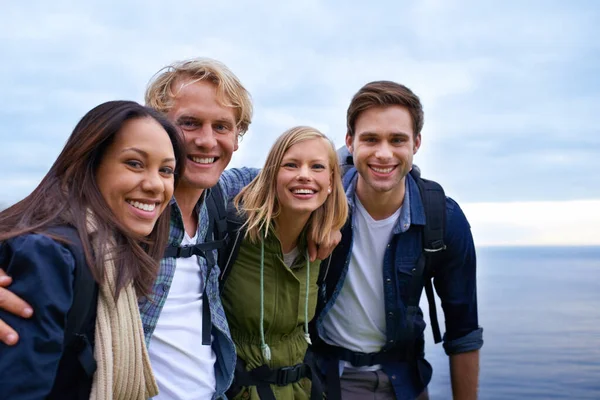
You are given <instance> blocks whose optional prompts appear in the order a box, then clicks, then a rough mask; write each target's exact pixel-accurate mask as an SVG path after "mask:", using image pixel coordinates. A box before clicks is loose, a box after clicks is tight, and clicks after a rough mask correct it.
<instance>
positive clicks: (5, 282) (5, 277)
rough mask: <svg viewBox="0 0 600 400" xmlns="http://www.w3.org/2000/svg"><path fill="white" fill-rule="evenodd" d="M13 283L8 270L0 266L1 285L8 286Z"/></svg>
mask: <svg viewBox="0 0 600 400" xmlns="http://www.w3.org/2000/svg"><path fill="white" fill-rule="evenodd" d="M11 283H12V279H11V278H10V276H8V275H6V272H4V270H3V269H2V268H0V287H7V286H8V285H10V284H11Z"/></svg>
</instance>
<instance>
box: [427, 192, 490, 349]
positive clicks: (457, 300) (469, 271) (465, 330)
mask: <svg viewBox="0 0 600 400" xmlns="http://www.w3.org/2000/svg"><path fill="white" fill-rule="evenodd" d="M446 216H447V218H446V233H445V235H444V242H445V244H446V251H444V252H443V253H441V255H440V257H441V260H440V263H439V264H438V265H436V267H435V271H434V284H435V289H436V291H437V293H438V296H439V297H440V299H441V300H442V309H443V310H444V317H445V321H446V333H445V334H444V350H445V351H446V353H447V354H448V355H452V354H457V353H464V352H468V351H473V350H478V349H480V348H481V346H483V329H482V328H480V327H479V321H478V315H477V284H476V265H477V262H476V256H475V245H474V243H473V236H472V235H471V227H470V225H469V222H468V221H467V218H466V217H465V215H464V213H463V212H462V210H461V209H460V207H459V206H458V204H457V203H456V202H455V201H454V200H452V199H449V198H448V199H447V201H446Z"/></svg>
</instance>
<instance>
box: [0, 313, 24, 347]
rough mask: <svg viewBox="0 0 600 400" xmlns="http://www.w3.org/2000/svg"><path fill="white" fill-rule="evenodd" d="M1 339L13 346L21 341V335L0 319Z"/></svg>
mask: <svg viewBox="0 0 600 400" xmlns="http://www.w3.org/2000/svg"><path fill="white" fill-rule="evenodd" d="M0 341H2V342H3V343H4V344H6V345H8V346H13V345H15V344H16V343H17V342H18V341H19V335H17V332H15V331H14V330H13V329H12V328H11V327H10V326H8V325H6V323H4V321H2V320H1V319H0Z"/></svg>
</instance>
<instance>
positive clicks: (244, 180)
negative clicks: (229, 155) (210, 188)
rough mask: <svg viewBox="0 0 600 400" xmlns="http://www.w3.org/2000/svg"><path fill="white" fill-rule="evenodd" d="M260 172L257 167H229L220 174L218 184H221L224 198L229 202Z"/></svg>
mask: <svg viewBox="0 0 600 400" xmlns="http://www.w3.org/2000/svg"><path fill="white" fill-rule="evenodd" d="M259 172H260V169H258V168H248V167H243V168H230V169H227V170H225V171H223V173H222V174H221V178H220V179H219V183H218V185H221V188H222V189H223V194H224V195H225V200H226V201H227V202H230V201H232V200H233V198H234V197H235V196H237V195H238V193H240V191H241V190H242V189H243V188H244V187H245V186H247V185H248V184H249V183H250V182H252V180H253V179H254V178H256V176H257V175H258V173H259Z"/></svg>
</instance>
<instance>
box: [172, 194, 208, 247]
mask: <svg viewBox="0 0 600 400" xmlns="http://www.w3.org/2000/svg"><path fill="white" fill-rule="evenodd" d="M181 186H183V185H180V186H179V187H178V188H177V189H175V200H176V201H177V205H178V206H179V210H180V211H181V217H182V218H183V225H184V227H185V231H186V232H187V234H188V235H190V236H191V237H193V236H194V235H195V234H196V230H197V228H198V215H197V213H196V204H198V200H200V197H202V193H204V189H190V188H185V187H181Z"/></svg>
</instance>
